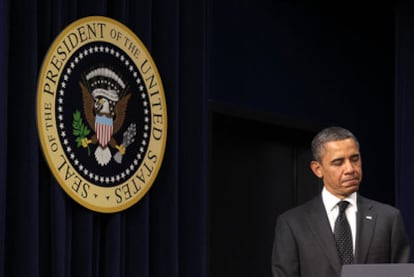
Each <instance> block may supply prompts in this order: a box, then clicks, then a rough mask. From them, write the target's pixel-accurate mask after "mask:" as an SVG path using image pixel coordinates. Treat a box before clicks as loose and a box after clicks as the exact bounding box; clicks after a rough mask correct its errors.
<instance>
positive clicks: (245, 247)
mask: <svg viewBox="0 0 414 277" xmlns="http://www.w3.org/2000/svg"><path fill="white" fill-rule="evenodd" d="M210 115H211V117H210V120H211V121H210V131H211V132H210V134H211V138H210V149H211V152H210V170H211V174H210V182H209V183H210V191H209V193H210V195H209V212H210V214H209V271H210V274H209V276H210V277H229V276H237V277H244V276H245V277H247V276H248V277H256V276H261V277H270V276H271V263H270V260H271V249H272V243H273V232H274V224H275V220H276V217H277V216H278V215H279V214H280V213H281V212H283V211H285V210H287V209H289V208H291V207H294V206H296V205H298V204H299V203H302V202H304V201H306V200H308V199H310V198H312V197H313V196H315V195H316V194H317V193H318V192H319V191H320V189H321V184H320V183H319V181H318V180H317V178H316V177H314V176H313V173H312V172H311V170H310V169H309V162H310V160H311V154H310V150H309V146H310V141H311V139H312V137H313V135H314V134H315V133H314V131H312V130H311V129H310V128H302V127H300V126H299V127H298V126H296V125H297V124H290V123H286V122H281V120H279V119H274V118H269V117H268V116H265V115H257V114H255V115H253V114H248V113H245V112H240V111H237V112H234V111H233V112H228V109H226V112H222V111H220V109H212V111H211V113H210ZM292 125H295V126H292Z"/></svg>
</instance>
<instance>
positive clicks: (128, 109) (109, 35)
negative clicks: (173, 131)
mask: <svg viewBox="0 0 414 277" xmlns="http://www.w3.org/2000/svg"><path fill="white" fill-rule="evenodd" d="M37 126H38V131H39V138H40V143H41V146H42V150H43V153H44V156H45V158H46V161H47V163H48V165H49V168H50V170H51V172H52V174H53V175H54V177H55V178H56V180H57V182H58V183H59V185H60V186H61V187H62V188H63V190H64V191H65V192H66V193H67V194H68V195H70V197H71V198H72V199H74V200H75V201H76V202H78V203H79V204H81V205H82V206H84V207H86V208H88V209H91V210H93V211H97V212H104V213H111V212H118V211H122V210H124V209H126V208H128V207H130V206H132V205H133V204H135V203H136V202H138V201H139V200H140V199H141V198H142V197H143V196H144V195H145V194H146V193H147V192H148V190H149V189H150V188H151V186H152V184H153V183H154V181H155V179H156V177H157V174H158V172H159V170H160V167H161V163H162V160H163V157H164V151H165V145H166V139H167V107H166V101H165V95H164V89H163V86H162V83H161V78H160V75H159V73H158V70H157V67H156V65H155V63H154V61H153V59H152V57H151V56H150V54H149V52H148V50H147V49H146V48H145V46H144V44H143V43H142V41H141V40H140V39H139V38H138V37H137V36H136V35H135V34H134V33H133V32H132V31H131V30H130V29H128V28H127V27H126V26H124V25H123V24H121V23H120V22H117V21H115V20H113V19H110V18H107V17H101V16H92V17H86V18H82V19H80V20H77V21H75V22H73V23H72V24H70V25H69V26H68V27H66V28H65V29H64V30H63V31H62V32H61V33H60V34H59V35H58V37H57V38H56V39H55V41H54V42H53V44H52V45H51V47H50V49H49V51H48V52H47V54H46V57H45V59H44V61H43V65H42V68H41V70H40V74H39V80H38V88H37Z"/></svg>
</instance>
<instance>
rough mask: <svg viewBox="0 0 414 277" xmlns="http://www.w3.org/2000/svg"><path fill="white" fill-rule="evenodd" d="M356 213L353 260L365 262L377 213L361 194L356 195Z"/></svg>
mask: <svg viewBox="0 0 414 277" xmlns="http://www.w3.org/2000/svg"><path fill="white" fill-rule="evenodd" d="M357 201H358V213H357V237H356V249H355V262H356V263H365V262H366V258H367V254H368V249H369V248H370V245H371V240H372V235H373V233H374V228H375V223H376V220H377V214H376V213H375V211H374V210H373V208H372V204H370V203H369V201H367V200H366V199H365V198H363V197H362V196H358V199H357Z"/></svg>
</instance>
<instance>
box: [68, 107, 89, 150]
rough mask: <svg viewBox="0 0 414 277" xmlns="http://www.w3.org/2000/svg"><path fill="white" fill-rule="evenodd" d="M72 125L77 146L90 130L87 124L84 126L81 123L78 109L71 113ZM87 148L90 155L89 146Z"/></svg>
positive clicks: (80, 144)
mask: <svg viewBox="0 0 414 277" xmlns="http://www.w3.org/2000/svg"><path fill="white" fill-rule="evenodd" d="M72 127H73V134H74V135H75V136H76V143H77V146H78V148H79V147H81V146H82V140H83V139H84V138H87V137H88V135H89V134H90V132H91V130H89V128H88V126H86V125H85V124H84V123H83V120H82V117H81V113H80V112H79V111H78V110H76V111H75V112H74V113H73V122H72ZM87 148H88V156H90V154H91V150H90V149H89V146H88V147H87Z"/></svg>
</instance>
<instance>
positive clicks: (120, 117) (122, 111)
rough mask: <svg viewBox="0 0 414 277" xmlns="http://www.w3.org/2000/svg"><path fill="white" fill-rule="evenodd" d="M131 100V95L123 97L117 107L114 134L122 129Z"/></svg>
mask: <svg viewBox="0 0 414 277" xmlns="http://www.w3.org/2000/svg"><path fill="white" fill-rule="evenodd" d="M130 98H131V93H128V94H127V95H125V96H124V97H122V98H121V99H120V100H119V101H118V103H117V104H116V106H115V118H114V129H113V134H116V133H117V132H118V131H119V129H121V127H122V124H123V123H124V120H125V115H126V109H127V105H128V101H129V99H130Z"/></svg>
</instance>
